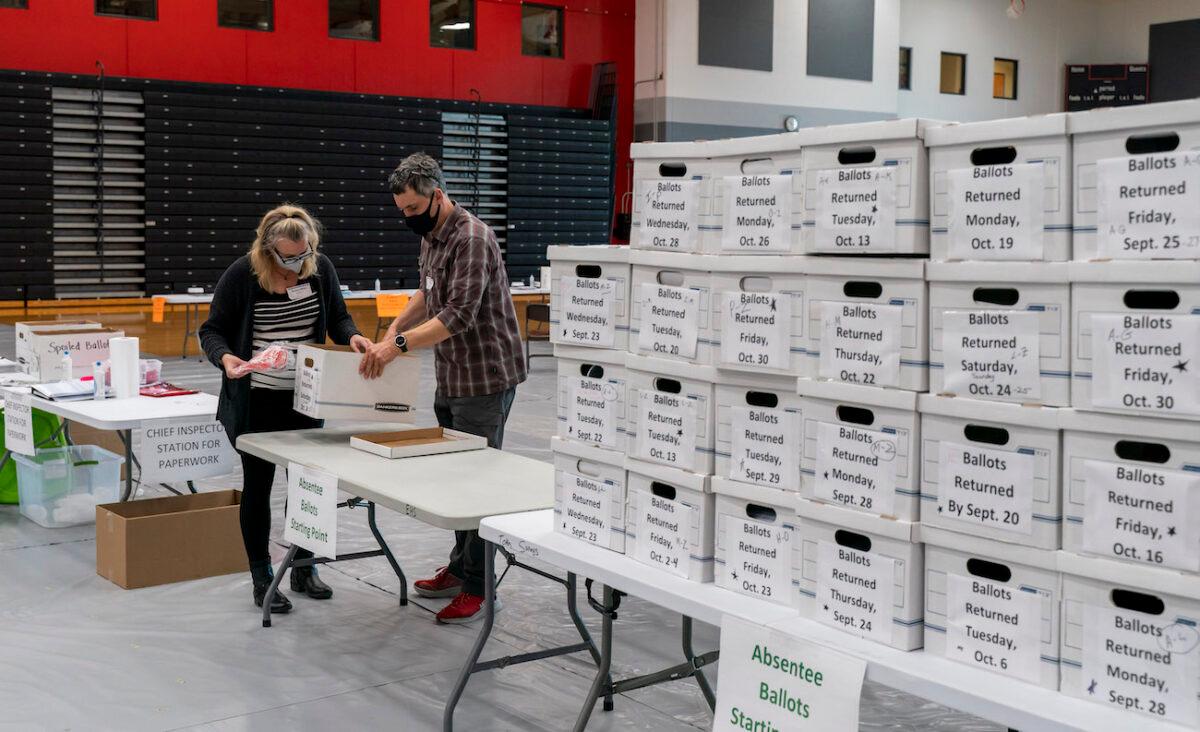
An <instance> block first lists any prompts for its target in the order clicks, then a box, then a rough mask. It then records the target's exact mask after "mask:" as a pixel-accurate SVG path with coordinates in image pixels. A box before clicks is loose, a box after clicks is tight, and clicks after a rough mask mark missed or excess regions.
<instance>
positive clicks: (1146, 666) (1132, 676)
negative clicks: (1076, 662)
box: [1079, 604, 1200, 728]
mask: <svg viewBox="0 0 1200 732" xmlns="http://www.w3.org/2000/svg"><path fill="white" fill-rule="evenodd" d="M1198 642H1200V635H1197V632H1196V628H1195V627H1194V626H1192V625H1185V624H1183V623H1178V622H1174V619H1173V618H1168V617H1166V616H1165V615H1147V614H1144V613H1140V612H1136V611H1133V610H1125V609H1122V608H1111V607H1100V606H1097V605H1090V604H1088V605H1084V606H1083V666H1082V668H1081V669H1080V673H1079V691H1080V692H1081V693H1082V694H1083V697H1084V698H1085V699H1091V700H1093V701H1098V702H1100V703H1102V704H1110V705H1112V706H1116V707H1121V708H1122V709H1131V710H1135V711H1139V712H1141V713H1143V714H1149V715H1150V716H1152V717H1159V718H1161V719H1166V720H1168V721H1171V722H1176V723H1178V724H1182V725H1185V726H1187V727H1189V728H1195V727H1196V724H1197V722H1198V721H1200V716H1198V715H1197V704H1196V686H1197V675H1198V674H1200V663H1197V657H1198V656H1200V651H1197V649H1196V645H1197V643H1198Z"/></svg>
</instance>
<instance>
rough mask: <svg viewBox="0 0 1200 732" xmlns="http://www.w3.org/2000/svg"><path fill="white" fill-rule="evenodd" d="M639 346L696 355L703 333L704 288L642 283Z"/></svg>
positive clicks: (655, 352)
mask: <svg viewBox="0 0 1200 732" xmlns="http://www.w3.org/2000/svg"><path fill="white" fill-rule="evenodd" d="M641 298H642V318H641V330H639V331H638V348H639V349H640V350H642V351H645V352H648V353H651V354H653V355H655V356H675V357H678V358H693V357H694V356H695V355H696V342H697V339H698V337H699V333H700V292H699V290H693V289H691V288H690V287H669V286H667V285H656V284H654V283H652V282H644V283H642V289H641Z"/></svg>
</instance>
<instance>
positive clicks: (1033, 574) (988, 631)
mask: <svg viewBox="0 0 1200 732" xmlns="http://www.w3.org/2000/svg"><path fill="white" fill-rule="evenodd" d="M921 539H922V540H923V541H924V542H925V652H926V653H930V654H935V655H938V656H946V657H947V658H950V659H953V660H958V661H962V662H963V663H966V664H967V665H969V666H975V667H976V668H982V669H986V670H988V671H995V672H996V673H1001V674H1005V675H1009V676H1013V677H1016V678H1019V679H1022V680H1024V681H1028V682H1030V683H1034V684H1037V685H1038V686H1043V687H1045V688H1047V689H1057V688H1058V666H1059V663H1058V659H1059V655H1058V654H1059V651H1058V637H1059V636H1058V633H1059V605H1060V602H1059V601H1060V600H1061V598H1062V574H1061V573H1060V572H1059V571H1058V565H1057V556H1058V552H1053V551H1046V550H1044V549H1033V548H1030V547H1025V546H1020V545H1017V544H1005V543H1002V542H999V541H992V540H991V539H982V538H979V537H975V536H968V535H967V534H959V533H957V532H953V531H946V530H945V529H939V528H936V527H933V526H927V525H925V524H922V525H921ZM952 611H954V612H955V614H956V615H957V616H958V619H959V622H958V623H956V624H954V625H951V622H950V613H951V612H952ZM1013 621H1015V622H1013ZM972 629H974V630H975V631H977V633H975V634H972ZM978 631H982V632H981V633H980V632H978ZM950 635H953V640H954V641H955V643H954V645H950V643H949V641H950V640H951V638H949V637H948V636H950ZM1022 636H1025V637H1027V638H1029V639H1030V640H1029V642H1028V643H1023V642H1021V641H1022ZM1035 643H1036V645H1035ZM960 645H961V646H962V648H961V649H960V648H959V646H960Z"/></svg>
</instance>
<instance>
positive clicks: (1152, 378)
mask: <svg viewBox="0 0 1200 732" xmlns="http://www.w3.org/2000/svg"><path fill="white" fill-rule="evenodd" d="M1092 405H1093V406H1096V407H1109V408H1114V409H1135V410H1141V411H1149V412H1160V413H1163V414H1197V415H1200V315H1151V314H1148V313H1135V314H1131V315H1118V314H1109V313H1103V314H1098V315H1093V316H1092Z"/></svg>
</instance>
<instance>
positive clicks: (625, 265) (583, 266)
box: [546, 245, 630, 351]
mask: <svg viewBox="0 0 1200 732" xmlns="http://www.w3.org/2000/svg"><path fill="white" fill-rule="evenodd" d="M546 257H547V258H548V259H549V260H550V282H549V286H550V326H551V327H550V341H551V342H552V343H555V344H566V345H572V346H587V347H589V348H614V349H617V350H619V351H623V350H625V349H626V348H627V347H628V345H629V274H630V270H629V247H626V246H608V245H601V246H564V245H556V246H550V247H547V248H546Z"/></svg>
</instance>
